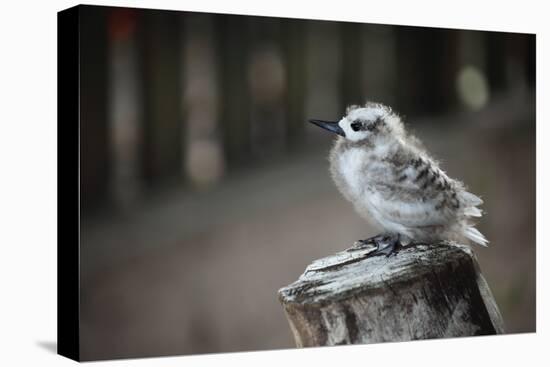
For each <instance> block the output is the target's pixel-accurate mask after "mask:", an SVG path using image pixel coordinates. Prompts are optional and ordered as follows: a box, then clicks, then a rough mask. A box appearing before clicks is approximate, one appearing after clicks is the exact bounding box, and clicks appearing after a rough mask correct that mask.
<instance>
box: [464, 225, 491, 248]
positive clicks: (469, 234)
mask: <svg viewBox="0 0 550 367" xmlns="http://www.w3.org/2000/svg"><path fill="white" fill-rule="evenodd" d="M464 236H466V238H468V239H469V240H471V241H473V242H475V243H477V244H478V245H481V246H487V244H488V243H489V241H488V240H487V239H486V238H485V236H484V235H483V234H482V233H481V232H480V231H478V230H477V229H476V228H475V227H466V229H465V230H464Z"/></svg>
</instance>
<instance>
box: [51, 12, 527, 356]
mask: <svg viewBox="0 0 550 367" xmlns="http://www.w3.org/2000/svg"><path fill="white" fill-rule="evenodd" d="M58 25H59V28H58V29H59V32H58V33H59V43H58V44H59V49H58V51H59V78H60V79H59V93H60V94H59V108H58V110H59V111H60V112H59V129H60V131H61V130H62V129H67V130H66V131H73V132H74V133H75V136H77V137H78V138H77V137H75V140H74V141H73V142H69V141H62V139H61V138H60V152H61V151H64V152H66V153H63V154H61V153H60V170H63V169H64V168H63V167H73V170H75V172H78V177H79V180H78V182H77V181H76V179H73V181H68V182H67V181H63V182H61V180H60V195H61V196H62V195H64V194H63V193H68V192H69V191H68V190H71V187H72V190H75V187H78V198H79V201H78V205H77V203H76V202H75V203H74V205H72V206H65V205H64V204H63V205H62V204H60V215H66V216H67V218H72V219H71V221H69V222H67V223H69V224H70V225H69V224H67V226H71V227H72V228H74V230H72V231H71V230H67V231H63V233H61V231H60V240H59V241H60V242H59V256H60V260H59V266H60V273H59V322H60V327H59V342H58V343H59V351H60V353H61V354H63V355H67V356H69V357H71V358H74V359H79V360H98V359H114V358H136V357H151V356H166V355H180V354H200V353H222V352H235V351H252V350H272V349H281V348H295V347H297V346H298V347H305V346H314V345H338V344H351V343H375V342H384V341H407V340H415V339H426V338H443V337H455V336H463V335H493V334H500V333H524V332H534V331H535V35H533V34H516V33H504V32H496V31H495V32H485V31H474V30H459V29H444V28H425V27H409V26H396V25H384V24H362V23H353V22H345V21H342V22H336V21H325V20H316V19H288V18H273V17H262V16H245V15H229V14H209V13H195V12H185V11H169V10H154V9H134V8H119V7H98V6H78V7H75V8H71V9H68V10H65V11H63V12H60V13H59V18H58ZM310 120H313V123H311V122H310ZM331 124H332V125H331ZM401 129H402V131H401ZM327 130H329V131H327ZM375 136H376V138H374V137H375ZM413 137H414V138H413ZM335 149H342V150H341V151H338V150H335ZM348 149H349V150H348ZM392 149H393V150H392ZM331 151H332V153H330V152H331ZM349 152H355V153H352V156H350V155H348V153H349ZM356 153H357V154H356ZM390 153H391V154H390ZM343 156H344V158H342V157H343ZM340 159H343V160H344V161H343V163H338V162H340ZM389 161H391V164H392V165H388V164H389V163H388V164H386V163H387V162H389ZM335 162H336V163H335ZM365 162H367V163H368V164H367V163H365ZM369 162H370V163H369ZM61 164H63V166H62V165H61ZM369 164H370V165H369ZM366 166H368V168H365V167H366ZM76 170H77V171H76ZM403 175H404V176H403ZM74 177H77V176H76V173H75V175H74ZM403 177H404V178H403ZM63 185H65V186H63ZM382 186H383V187H384V189H382V188H381V187H382ZM430 190H431V191H430ZM71 192H72V191H71ZM67 196H68V197H69V196H70V197H71V198H73V200H76V197H77V195H76V193H75V194H74V195H68V194H67ZM367 203H369V204H367ZM411 203H412V204H411ZM418 203H420V204H418ZM422 203H423V204H422ZM369 205H370V206H369ZM422 205H425V206H422ZM367 207H368V208H367ZM381 212H384V213H386V214H385V215H383V214H380V213H381ZM377 215H379V216H378V217H377ZM77 218H78V223H77ZM384 218H385V219H384ZM373 219H374V220H373ZM376 219H378V220H376ZM428 227H429V228H428ZM451 227H452V230H450V228H451ZM379 235H380V236H379ZM394 235H395V236H394ZM392 236H393V237H392ZM447 239H448V240H450V241H454V242H452V243H443V242H442V241H443V240H447ZM360 240H364V241H360ZM476 242H477V244H476ZM77 244H78V245H77ZM480 244H481V245H488V246H486V247H485V246H480ZM388 246H389V247H388Z"/></svg>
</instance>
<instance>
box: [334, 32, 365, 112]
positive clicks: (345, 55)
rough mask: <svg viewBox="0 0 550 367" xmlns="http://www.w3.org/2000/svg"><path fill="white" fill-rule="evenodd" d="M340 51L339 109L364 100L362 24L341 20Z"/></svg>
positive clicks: (358, 103)
mask: <svg viewBox="0 0 550 367" xmlns="http://www.w3.org/2000/svg"><path fill="white" fill-rule="evenodd" d="M339 25H340V37H341V40H342V41H341V53H342V64H341V66H342V79H341V80H340V81H341V90H342V103H343V105H342V106H341V110H342V111H345V108H346V107H347V106H349V105H351V104H356V105H361V104H364V103H365V101H364V99H365V93H364V90H363V85H362V84H363V83H362V82H363V74H364V70H363V68H364V60H363V52H362V49H361V44H362V40H363V34H362V26H363V25H362V24H360V23H350V22H341V23H340V24H339Z"/></svg>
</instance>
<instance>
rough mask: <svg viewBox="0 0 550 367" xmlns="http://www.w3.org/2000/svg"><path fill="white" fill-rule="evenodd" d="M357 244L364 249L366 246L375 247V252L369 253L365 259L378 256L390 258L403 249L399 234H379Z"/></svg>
mask: <svg viewBox="0 0 550 367" xmlns="http://www.w3.org/2000/svg"><path fill="white" fill-rule="evenodd" d="M357 242H359V244H360V245H362V246H365V247H366V246H368V245H369V246H372V245H374V246H376V250H374V251H372V252H370V253H369V254H368V255H367V257H372V256H380V255H385V256H386V257H390V256H391V255H395V254H397V253H398V252H399V250H400V249H401V248H402V247H403V245H402V244H401V240H400V236H399V234H381V235H378V236H374V237H371V238H367V239H365V240H359V241H357Z"/></svg>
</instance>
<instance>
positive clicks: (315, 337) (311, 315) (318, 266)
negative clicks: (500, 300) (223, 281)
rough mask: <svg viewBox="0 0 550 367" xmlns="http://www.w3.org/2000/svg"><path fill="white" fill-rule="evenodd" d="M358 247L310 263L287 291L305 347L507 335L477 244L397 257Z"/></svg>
mask: <svg viewBox="0 0 550 367" xmlns="http://www.w3.org/2000/svg"><path fill="white" fill-rule="evenodd" d="M373 250H374V247H372V246H370V245H369V246H355V247H352V248H350V249H348V250H345V251H343V252H340V253H337V254H335V255H333V256H329V257H326V258H323V259H319V260H316V261H314V262H313V263H312V264H310V265H309V266H308V267H307V268H306V271H305V272H304V274H302V275H301V276H300V278H299V279H298V280H297V281H296V282H294V283H292V284H290V285H288V286H286V287H284V288H282V289H280V290H279V299H280V301H281V303H282V304H283V307H284V309H285V312H286V316H287V319H288V321H289V324H290V328H291V330H292V333H293V334H294V338H295V341H296V345H297V346H298V347H309V346H322V345H340V344H361V343H376V342H384V341H406V340H416V339H431V338H446V337H457V336H472V335H492V334H502V333H503V332H504V326H503V322H502V317H501V316H500V312H499V310H498V307H497V305H496V303H495V301H494V299H493V296H492V294H491V291H490V289H489V286H488V285H487V282H486V281H485V279H484V278H483V276H482V274H481V272H480V270H479V266H478V263H477V260H476V258H475V256H474V254H473V252H472V250H471V249H470V248H469V247H467V246H464V245H459V244H456V243H447V242H446V243H438V244H429V245H427V244H417V245H412V246H407V247H405V248H404V249H402V250H401V251H400V252H399V253H398V254H397V255H395V256H392V257H389V258H387V257H385V256H373V257H367V255H368V254H369V253H370V252H371V251H373Z"/></svg>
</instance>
